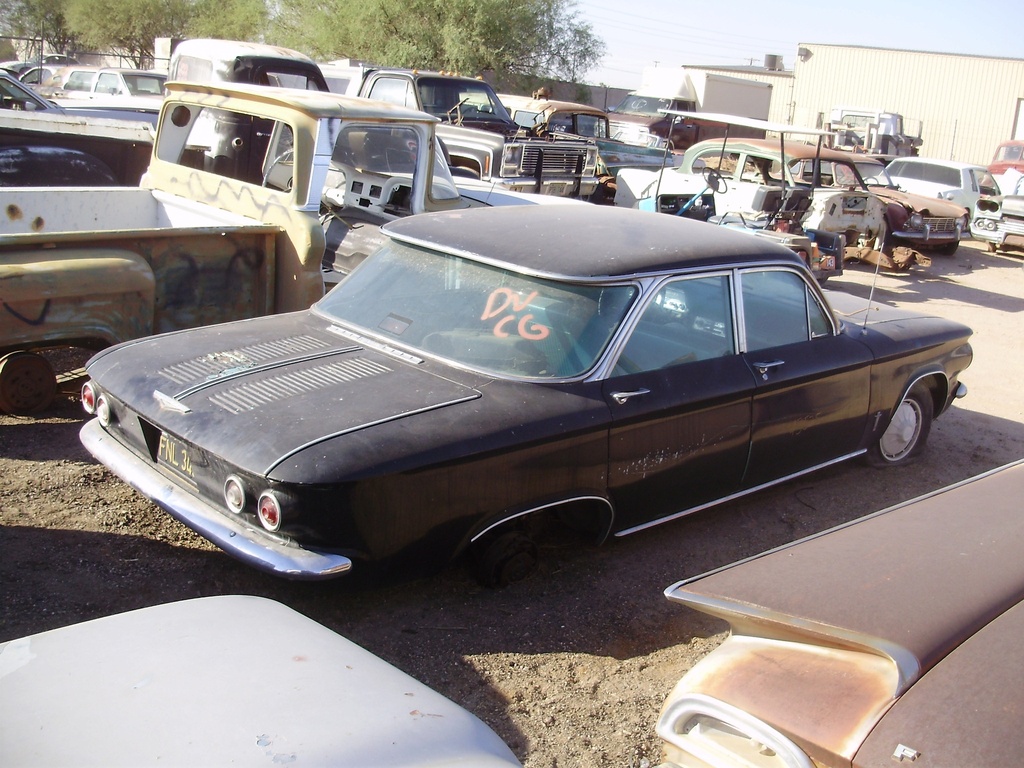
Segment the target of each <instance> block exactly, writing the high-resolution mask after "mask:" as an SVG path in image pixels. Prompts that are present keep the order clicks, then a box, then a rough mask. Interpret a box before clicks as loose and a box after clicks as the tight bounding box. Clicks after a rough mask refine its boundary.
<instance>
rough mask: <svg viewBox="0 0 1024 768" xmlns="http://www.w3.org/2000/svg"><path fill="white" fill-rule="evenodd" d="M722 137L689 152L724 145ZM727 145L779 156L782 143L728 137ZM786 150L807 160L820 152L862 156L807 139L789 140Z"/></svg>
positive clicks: (842, 157)
mask: <svg viewBox="0 0 1024 768" xmlns="http://www.w3.org/2000/svg"><path fill="white" fill-rule="evenodd" d="M722 143H723V142H722V139H705V140H704V141H701V142H698V143H696V144H694V145H693V146H692V147H690V149H689V150H687V154H689V153H690V152H694V153H695V154H696V153H697V152H702V151H704V150H705V149H707V148H709V147H717V148H719V149H720V148H721V147H722ZM725 147H726V149H727V150H734V151H743V150H745V151H747V152H751V151H753V152H756V153H757V154H762V155H771V156H775V157H777V156H778V154H779V147H780V143H779V141H778V140H777V139H726V140H725ZM785 152H786V158H787V159H795V160H807V159H810V158H813V157H814V156H815V155H818V154H819V153H820V157H821V159H822V160H830V161H836V162H844V163H852V162H854V161H855V160H859V159H860V158H859V157H857V156H855V155H851V153H849V152H842V151H840V150H838V149H829V148H828V147H821V149H820V150H819V149H818V146H817V144H808V143H807V142H806V141H787V142H786V143H785Z"/></svg>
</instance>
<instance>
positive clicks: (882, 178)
mask: <svg viewBox="0 0 1024 768" xmlns="http://www.w3.org/2000/svg"><path fill="white" fill-rule="evenodd" d="M855 165H856V166H857V170H858V171H860V175H861V176H862V177H863V178H864V183H865V184H870V185H872V186H879V187H895V186H896V184H895V182H893V180H892V178H890V176H889V172H888V171H887V170H885V166H884V165H882V164H881V163H855Z"/></svg>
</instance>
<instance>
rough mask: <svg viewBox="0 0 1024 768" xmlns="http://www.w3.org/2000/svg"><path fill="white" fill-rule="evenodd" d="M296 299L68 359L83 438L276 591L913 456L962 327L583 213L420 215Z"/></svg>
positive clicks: (495, 572) (965, 360)
mask: <svg viewBox="0 0 1024 768" xmlns="http://www.w3.org/2000/svg"><path fill="white" fill-rule="evenodd" d="M382 231H383V232H384V234H385V235H386V237H387V239H386V241H385V243H384V244H383V245H382V246H381V248H380V249H379V250H377V251H376V252H375V253H374V254H372V255H371V256H370V257H369V258H367V259H366V260H365V261H363V262H362V264H360V265H359V266H358V267H357V268H356V269H355V270H354V271H353V272H352V273H351V274H350V275H348V276H347V277H346V278H345V279H344V280H342V281H341V282H340V283H339V284H338V285H337V286H336V287H335V288H333V289H332V290H331V291H330V292H329V293H327V295H326V296H325V297H324V298H323V299H322V300H320V301H319V302H317V303H316V304H315V305H313V307H311V308H310V309H309V310H307V311H301V312H297V313H291V314H284V315H277V316H271V317H263V318H256V319H252V320H247V321H242V322H237V323H227V324H223V325H216V326H210V327H206V328H202V329H196V330H191V331H183V332H178V333H172V334H166V335H161V336H156V337H151V338H148V339H140V340H137V341H132V342H128V343H125V344H122V345H119V346H116V347H112V348H110V349H108V350H105V351H103V352H100V353H99V354H97V355H96V356H95V357H94V358H92V360H91V361H90V362H89V364H88V368H87V370H88V375H89V377H90V380H89V381H88V382H87V383H86V384H85V386H84V388H83V393H82V396H83V405H84V406H85V408H86V410H87V411H89V412H91V413H94V414H95V416H96V418H94V419H92V420H90V421H88V422H87V423H86V425H85V426H84V427H83V429H82V433H81V437H82V440H83V442H84V444H85V445H86V447H87V448H88V450H89V451H90V452H91V453H92V454H93V455H94V456H95V457H96V458H98V459H99V460H100V461H101V462H103V463H104V464H105V465H106V466H108V467H109V468H110V469H111V470H113V471H114V472H115V473H116V474H117V475H119V476H120V477H121V478H122V479H124V480H125V481H126V482H128V483H130V484H131V485H133V486H134V487H135V488H137V489H138V490H140V491H141V492H142V493H143V494H145V495H146V496H148V497H149V498H151V499H153V500H154V501H155V502H156V503H157V504H159V505H160V506H162V507H163V508H164V509H166V510H167V511H169V512H170V513H171V514H172V515H174V516H175V517H177V518H178V519H180V520H182V521H183V522H185V523H186V524H187V525H189V526H191V527H192V528H194V529H195V530H197V531H199V532H200V533H201V534H202V535H204V536H206V537H207V538H209V539H210V540H211V541H213V542H215V543H216V544H217V545H219V546H220V547H222V548H223V549H225V550H226V551H227V552H229V553H230V554H233V555H235V556H236V557H239V558H240V559H242V560H243V561H245V562H248V563H250V564H251V565H254V566H256V567H259V568H262V569H264V570H266V571H269V572H272V573H275V574H279V575H282V576H288V577H293V578H307V579H316V578H329V577H332V576H337V575H340V574H342V573H345V572H346V571H348V570H350V569H352V568H353V567H359V568H362V567H365V566H367V565H370V564H376V565H377V566H378V568H387V569H389V570H402V571H405V570H408V569H411V570H414V571H416V572H423V571H425V570H428V569H431V568H438V567H440V566H442V565H444V564H445V563H447V562H449V561H450V560H451V559H452V558H454V557H455V556H457V555H459V554H460V553H463V552H467V551H471V552H472V553H473V555H474V557H475V558H476V562H477V567H478V569H479V571H478V572H479V575H480V578H481V580H482V581H484V582H485V583H488V584H503V583H507V582H508V581H511V580H515V579H517V578H521V577H522V576H524V575H525V574H526V573H527V572H528V571H529V569H530V567H531V566H532V564H533V563H534V561H535V559H536V554H537V549H536V544H535V541H534V540H533V537H532V535H531V534H533V533H534V531H535V529H536V528H543V527H544V526H545V525H547V524H549V523H551V524H552V527H555V526H554V523H555V522H561V523H565V524H567V525H570V526H572V527H574V528H576V529H579V530H580V531H582V532H583V533H585V534H588V535H589V536H591V537H592V538H593V540H594V541H602V540H604V539H606V538H607V537H609V536H611V535H614V536H624V535H627V534H630V533H633V532H636V531H640V530H643V529H646V528H649V527H650V526H653V525H656V524H658V523H664V522H668V521H670V520H674V519H676V518H679V517H681V516H682V515H686V514H689V513H692V512H696V511H699V510H703V509H706V508H708V507H711V506H713V505H715V504H718V503H721V502H724V501H728V500H730V499H733V498H736V497H738V496H742V495H745V494H748V493H752V492H755V491H757V490H759V489H761V488H764V487H766V486H769V485H773V484H775V483H779V482H782V481H785V480H787V479H790V478H794V477H797V476H799V475H802V474H805V473H807V472H810V471H813V470H814V469H817V468H820V467H825V466H829V465H832V464H835V463H837V462H840V461H843V460H846V459H852V458H854V457H858V456H866V457H867V458H869V459H870V460H871V461H873V462H875V463H878V464H881V465H885V466H891V465H899V464H902V463H904V462H906V461H909V460H911V459H913V458H914V457H915V456H916V455H917V454H918V453H919V452H920V451H921V450H922V448H923V446H924V442H925V440H926V438H927V436H928V431H929V427H930V425H931V421H932V419H933V418H934V417H936V416H938V415H940V414H941V413H943V412H944V411H945V410H946V409H947V407H949V405H950V404H951V403H952V402H953V400H954V398H955V397H957V396H959V395H963V394H964V393H965V391H966V390H965V388H964V386H963V384H962V383H961V382H960V381H959V377H960V374H961V372H962V371H963V370H964V369H965V368H966V367H967V366H968V365H969V364H970V361H971V356H972V353H971V348H970V344H969V341H968V339H969V336H970V329H968V328H967V327H965V326H963V325H961V324H959V323H955V322H952V321H947V320H942V319H938V318H934V317H927V316H923V315H922V313H920V312H914V313H910V312H906V311H900V310H896V309H894V308H886V307H881V306H878V305H877V304H876V305H873V306H871V308H870V311H868V310H867V308H866V307H865V303H864V301H862V300H861V299H856V298H853V297H848V296H842V295H837V296H836V297H835V299H834V303H830V300H829V299H828V298H827V297H826V296H825V294H824V293H823V292H822V290H821V288H820V286H819V285H818V284H817V282H816V281H815V279H814V277H813V276H812V275H811V273H810V272H809V270H808V269H807V267H806V265H805V264H804V263H803V261H802V259H800V257H799V256H797V255H796V254H794V253H793V252H792V251H790V250H789V249H787V248H785V247H782V246H779V245H777V244H775V243H772V242H769V241H767V240H764V239H763V238H759V237H755V236H752V235H750V234H748V233H745V232H740V231H734V230H730V229H728V228H725V227H712V226H708V225H707V224H705V223H702V222H696V221H691V220H687V219H684V218H677V217H672V216H652V215H650V214H648V213H644V212H640V211H632V210H625V209H619V208H600V207H598V206H590V205H583V204H580V205H547V206H507V207H498V208H475V209H470V210H465V211H452V212H445V213H437V214H434V213H429V214H421V215H418V216H411V217H408V218H404V219H399V220H396V221H393V222H390V223H388V224H386V225H385V226H384V227H383V230H382Z"/></svg>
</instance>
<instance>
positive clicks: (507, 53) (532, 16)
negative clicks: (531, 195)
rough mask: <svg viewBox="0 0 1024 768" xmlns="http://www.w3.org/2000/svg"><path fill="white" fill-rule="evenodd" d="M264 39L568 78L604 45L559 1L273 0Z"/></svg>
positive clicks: (504, 74) (395, 60)
mask: <svg viewBox="0 0 1024 768" xmlns="http://www.w3.org/2000/svg"><path fill="white" fill-rule="evenodd" d="M268 38H272V39H273V42H275V43H279V44H281V45H285V46H288V47H290V48H296V49H298V50H302V51H305V52H307V53H309V54H310V55H312V56H313V57H314V58H319V59H321V60H324V59H335V58H353V59H361V60H364V61H370V62H373V63H375V64H380V65H383V66H400V67H414V68H421V69H441V70H453V71H458V72H463V73H466V74H478V73H482V72H484V71H486V70H491V71H494V72H495V73H498V75H499V76H500V77H501V78H502V79H503V80H512V81H515V80H522V81H524V82H525V81H526V80H528V79H529V78H531V77H533V78H537V77H549V78H552V77H558V78H566V79H572V80H576V79H578V78H580V77H582V76H583V75H584V74H585V73H586V71H587V69H588V68H589V67H591V66H593V65H594V64H595V63H596V62H597V61H598V59H600V57H601V55H602V54H603V52H604V44H603V43H602V42H601V40H600V39H598V38H597V37H595V36H594V33H593V31H592V30H591V28H590V25H588V24H586V23H584V22H581V21H580V20H579V18H578V15H577V13H576V11H575V4H574V3H573V2H566V1H565V0H405V1H404V2H402V3H395V2H394V1H393V0H348V2H346V3H345V4H344V5H343V6H338V5H334V4H332V3H328V2H325V1H323V0H281V4H280V10H279V13H278V14H277V16H276V17H275V18H274V20H273V21H272V22H271V27H270V31H269V33H268Z"/></svg>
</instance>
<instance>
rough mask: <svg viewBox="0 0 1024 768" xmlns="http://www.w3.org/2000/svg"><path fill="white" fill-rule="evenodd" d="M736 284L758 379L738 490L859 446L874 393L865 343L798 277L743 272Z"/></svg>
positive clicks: (747, 351)
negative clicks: (837, 322)
mask: <svg viewBox="0 0 1024 768" xmlns="http://www.w3.org/2000/svg"><path fill="white" fill-rule="evenodd" d="M739 283H740V290H739V294H740V296H741V301H740V309H741V318H742V320H741V327H742V330H743V334H742V348H743V350H744V352H743V354H742V357H743V359H744V361H745V362H746V364H747V366H748V367H749V371H750V373H751V375H752V376H753V378H754V381H755V383H756V389H755V391H754V393H753V403H752V409H753V410H752V417H751V419H752V433H751V445H750V460H749V463H748V466H747V469H746V473H745V475H744V477H743V487H744V488H752V487H756V486H758V485H761V484H763V483H766V482H769V481H772V480H777V479H779V478H782V477H786V476H788V475H792V474H795V473H799V472H802V471H804V470H807V469H809V468H812V467H815V466H819V465H823V464H826V463H828V462H830V461H833V460H836V459H839V458H843V457H847V456H850V455H851V454H853V453H855V452H856V451H858V450H859V446H860V444H861V441H862V439H863V436H864V430H865V427H866V424H867V418H868V399H869V395H870V392H871V380H870V376H871V362H872V358H871V355H870V353H869V351H868V349H867V347H866V346H865V345H863V344H861V343H860V342H858V341H856V340H855V339H853V338H851V337H850V336H848V335H846V334H842V333H837V332H836V330H835V327H834V325H833V323H832V322H831V320H830V319H829V317H828V313H827V311H826V309H825V307H824V306H823V305H822V304H821V302H820V300H819V299H818V296H817V293H816V291H814V290H813V289H812V288H811V286H810V285H809V284H808V283H807V280H806V278H805V277H804V276H803V275H801V274H799V273H797V272H795V271H793V270H789V269H753V270H743V271H741V272H740V274H739Z"/></svg>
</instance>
